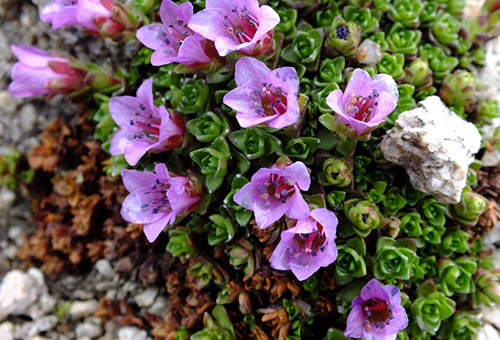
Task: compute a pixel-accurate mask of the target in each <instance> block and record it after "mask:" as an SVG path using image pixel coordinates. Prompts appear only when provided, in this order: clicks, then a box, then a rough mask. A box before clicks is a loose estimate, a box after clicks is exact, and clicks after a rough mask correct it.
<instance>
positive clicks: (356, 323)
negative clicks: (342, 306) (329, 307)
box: [344, 305, 365, 338]
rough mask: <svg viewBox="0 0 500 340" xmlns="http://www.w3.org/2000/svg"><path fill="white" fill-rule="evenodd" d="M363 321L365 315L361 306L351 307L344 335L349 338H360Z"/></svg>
mask: <svg viewBox="0 0 500 340" xmlns="http://www.w3.org/2000/svg"><path fill="white" fill-rule="evenodd" d="M364 320H365V313H364V312H363V307H362V305H356V306H353V307H352V310H351V312H350V313H349V316H348V317H347V327H346V330H345V332H344V335H345V336H347V337H349V338H362V337H363V336H364V334H363V322H364Z"/></svg>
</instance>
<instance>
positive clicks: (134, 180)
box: [121, 169, 157, 192]
mask: <svg viewBox="0 0 500 340" xmlns="http://www.w3.org/2000/svg"><path fill="white" fill-rule="evenodd" d="M121 176H122V181H123V185H124V186H125V188H126V189H127V190H128V191H129V192H132V191H135V190H139V189H141V188H148V187H149V186H150V185H151V183H154V181H155V180H156V178H157V176H156V175H155V174H153V173H151V172H148V171H137V170H128V169H123V170H122V173H121Z"/></svg>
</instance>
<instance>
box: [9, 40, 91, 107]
mask: <svg viewBox="0 0 500 340" xmlns="http://www.w3.org/2000/svg"><path fill="white" fill-rule="evenodd" d="M11 49H12V52H13V53H14V55H15V56H16V57H17V58H18V59H19V62H17V63H16V64H14V66H13V67H12V73H11V77H12V83H10V85H9V92H10V93H12V95H13V96H14V97H34V96H39V95H42V94H49V95H56V94H59V93H69V92H72V91H75V90H77V89H79V88H80V87H81V86H83V84H84V80H85V76H86V71H85V70H83V69H79V68H75V67H72V66H71V65H70V61H69V60H68V59H66V58H62V57H56V56H52V55H50V54H48V53H47V52H45V51H42V50H40V49H38V48H35V47H30V46H23V45H19V46H16V45H12V46H11Z"/></svg>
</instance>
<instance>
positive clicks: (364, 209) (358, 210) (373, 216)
mask: <svg viewBox="0 0 500 340" xmlns="http://www.w3.org/2000/svg"><path fill="white" fill-rule="evenodd" d="M344 213H345V215H346V216H347V218H348V219H349V221H350V222H351V223H352V224H353V227H354V231H355V232H356V234H358V235H359V236H360V237H365V236H367V235H368V234H369V233H370V231H372V229H376V228H380V227H382V226H383V225H384V217H383V216H382V214H381V213H380V210H379V208H378V206H377V205H376V204H375V203H373V202H371V201H366V200H361V199H358V198H353V199H350V200H348V201H345V202H344Z"/></svg>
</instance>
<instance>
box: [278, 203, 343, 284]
mask: <svg viewBox="0 0 500 340" xmlns="http://www.w3.org/2000/svg"><path fill="white" fill-rule="evenodd" d="M337 224H338V219H337V216H335V214H334V213H333V212H331V211H330V210H328V209H324V208H318V209H314V210H312V211H311V216H309V217H306V218H302V219H299V220H297V221H296V224H295V226H294V227H293V228H290V229H287V230H285V231H283V232H282V233H281V241H280V243H279V244H278V246H277V247H276V249H274V251H273V254H272V255H271V258H270V259H269V262H270V263H271V267H272V268H274V269H278V270H291V271H292V272H293V273H294V274H295V276H296V277H297V279H299V280H300V281H303V280H305V279H307V278H308V277H310V276H311V275H312V274H314V273H315V272H316V271H317V270H318V269H319V268H320V267H326V266H328V265H330V264H332V263H333V262H334V261H335V259H336V258H337V247H336V245H335V241H334V240H335V234H336V231H337Z"/></svg>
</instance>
